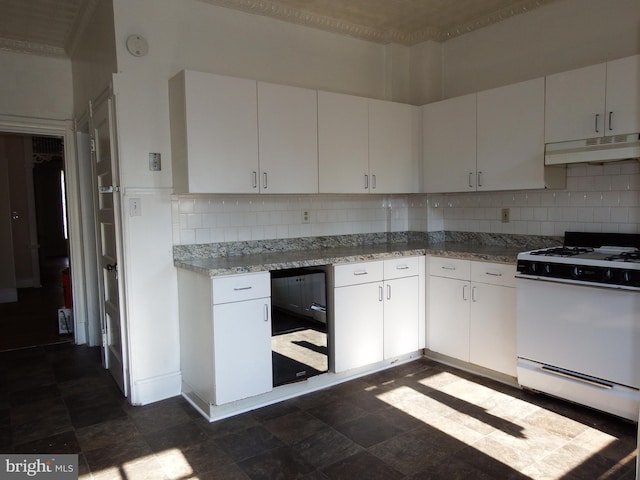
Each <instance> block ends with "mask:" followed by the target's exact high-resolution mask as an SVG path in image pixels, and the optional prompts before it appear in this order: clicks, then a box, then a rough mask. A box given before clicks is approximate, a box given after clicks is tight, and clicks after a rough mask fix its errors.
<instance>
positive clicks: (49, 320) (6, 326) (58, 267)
mask: <svg viewBox="0 0 640 480" xmlns="http://www.w3.org/2000/svg"><path fill="white" fill-rule="evenodd" d="M68 266H69V259H68V257H48V258H43V259H41V261H40V283H41V284H42V287H40V288H20V289H18V301H17V302H12V303H0V332H1V333H0V352H1V351H7V350H12V349H15V348H23V347H30V346H35V345H48V344H52V343H60V342H73V335H72V334H71V335H69V334H62V335H61V334H59V330H58V309H59V308H61V307H64V303H65V301H64V293H63V286H62V274H61V272H62V270H63V269H64V268H66V267H68ZM72 328H73V325H71V329H72Z"/></svg>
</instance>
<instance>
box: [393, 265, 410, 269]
mask: <svg viewBox="0 0 640 480" xmlns="http://www.w3.org/2000/svg"><path fill="white" fill-rule="evenodd" d="M396 270H409V266H408V265H396Z"/></svg>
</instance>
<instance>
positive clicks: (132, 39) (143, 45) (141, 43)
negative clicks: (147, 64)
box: [127, 35, 149, 57]
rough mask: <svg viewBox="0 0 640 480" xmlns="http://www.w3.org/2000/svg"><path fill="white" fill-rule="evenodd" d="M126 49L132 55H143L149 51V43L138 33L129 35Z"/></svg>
mask: <svg viewBox="0 0 640 480" xmlns="http://www.w3.org/2000/svg"><path fill="white" fill-rule="evenodd" d="M127 50H128V51H129V53H130V54H131V55H133V56H134V57H144V56H145V55H146V54H147V53H149V44H148V43H147V41H146V40H145V39H144V37H141V36H140V35H129V36H128V37H127Z"/></svg>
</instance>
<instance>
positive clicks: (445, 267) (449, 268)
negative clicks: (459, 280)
mask: <svg viewBox="0 0 640 480" xmlns="http://www.w3.org/2000/svg"><path fill="white" fill-rule="evenodd" d="M440 268H441V269H443V270H455V269H456V267H447V266H444V265H443V266H442V267H440Z"/></svg>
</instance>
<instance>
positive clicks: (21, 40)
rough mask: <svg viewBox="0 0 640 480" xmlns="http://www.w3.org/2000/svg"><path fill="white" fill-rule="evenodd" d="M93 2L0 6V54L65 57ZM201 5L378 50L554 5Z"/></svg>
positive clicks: (9, 1)
mask: <svg viewBox="0 0 640 480" xmlns="http://www.w3.org/2000/svg"><path fill="white" fill-rule="evenodd" d="M98 1H99V0H29V1H25V0H0V12H2V15H0V49H4V50H13V51H18V52H27V53H38V54H45V55H54V56H65V55H67V52H69V51H70V49H71V46H72V45H73V41H74V34H75V32H77V31H78V29H79V28H80V26H81V25H82V24H83V21H84V20H85V17H87V16H88V15H90V12H91V11H92V10H93V8H95V5H96V3H97V2H98ZM175 1H183V0H175ZM200 1H202V2H205V3H209V4H212V5H217V6H222V7H227V8H232V9H235V10H241V11H244V12H249V13H254V14H258V15H264V16H268V17H273V18H277V19H280V20H284V21H287V22H292V23H296V24H301V25H306V26H310V27H314V28H318V29H321V30H326V31H331V32H335V33H339V34H344V35H350V36H353V37H357V38H362V39H364V40H368V41H372V42H377V43H381V44H387V43H399V44H403V45H414V44H416V43H420V42H423V41H426V40H435V41H439V42H442V41H445V40H447V39H450V38H453V37H456V36H458V35H461V34H464V33H467V32H470V31H472V30H475V29H477V28H482V27H484V26H487V25H490V24H492V23H495V22H498V21H500V20H504V19H506V18H509V17H511V16H514V15H518V14H522V13H526V12H528V11H530V10H532V9H534V8H538V7H540V6H543V5H546V4H548V3H551V2H554V1H557V0H200Z"/></svg>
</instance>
